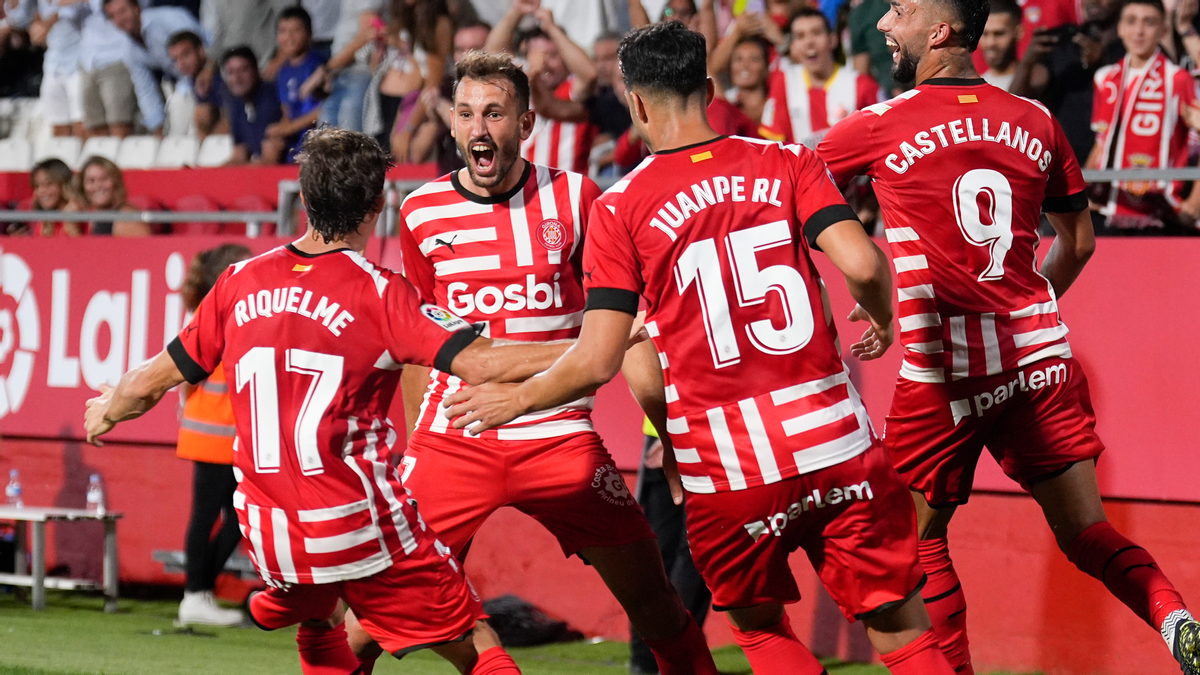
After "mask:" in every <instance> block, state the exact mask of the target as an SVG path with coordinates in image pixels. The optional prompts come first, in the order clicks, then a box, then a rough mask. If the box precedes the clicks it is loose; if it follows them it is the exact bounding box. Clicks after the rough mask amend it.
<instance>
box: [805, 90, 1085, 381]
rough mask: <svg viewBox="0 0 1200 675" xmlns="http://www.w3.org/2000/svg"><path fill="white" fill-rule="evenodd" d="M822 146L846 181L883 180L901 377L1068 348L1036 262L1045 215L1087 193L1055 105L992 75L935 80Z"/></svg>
mask: <svg viewBox="0 0 1200 675" xmlns="http://www.w3.org/2000/svg"><path fill="white" fill-rule="evenodd" d="M817 152H818V154H820V155H821V158H822V159H824V160H825V162H826V163H827V164H828V165H829V170H830V171H831V172H832V175H833V177H834V180H836V181H837V182H838V184H839V185H840V184H845V183H846V182H847V181H849V180H850V179H851V178H853V177H854V176H859V175H866V176H870V177H871V178H872V179H873V181H874V183H873V185H874V187H875V194H876V195H877V196H878V197H879V203H880V205H881V206H882V208H883V219H884V222H885V223H886V225H887V229H886V234H887V239H888V242H889V243H890V244H891V249H892V263H893V264H894V265H895V268H896V274H897V278H898V283H897V295H898V296H899V300H900V311H899V323H900V341H901V343H902V344H903V345H904V350H905V351H904V363H903V365H902V366H901V368H900V376H901V377H904V378H907V379H909V380H913V381H916V382H946V381H949V380H957V379H961V378H964V377H977V376H983V375H995V374H997V373H1001V372H1004V371H1008V370H1012V369H1015V368H1019V367H1023V366H1025V365H1028V364H1030V363H1033V362H1035V361H1038V360H1040V359H1044V358H1049V357H1053V356H1058V357H1062V358H1068V357H1070V355H1071V347H1070V345H1069V344H1068V343H1067V340H1066V336H1067V327H1066V325H1064V324H1063V323H1062V322H1061V321H1060V320H1059V316H1058V303H1057V300H1056V299H1055V297H1054V290H1053V289H1052V288H1051V287H1050V283H1049V282H1048V281H1046V279H1045V277H1043V276H1042V275H1041V274H1039V273H1038V271H1037V255H1036V253H1037V244H1038V222H1039V220H1040V217H1041V212H1042V211H1043V210H1044V211H1047V212H1060V213H1074V212H1077V211H1082V210H1084V209H1086V208H1087V198H1086V195H1085V194H1084V189H1085V185H1084V182H1083V174H1082V173H1081V172H1080V170H1079V164H1078V163H1077V162H1076V160H1075V154H1074V153H1073V152H1072V151H1071V146H1070V144H1069V143H1068V142H1067V139H1066V136H1065V135H1064V134H1063V131H1062V128H1061V127H1060V126H1059V125H1058V122H1057V121H1055V119H1054V118H1053V116H1051V115H1050V113H1049V112H1048V111H1047V110H1046V109H1045V108H1043V107H1042V106H1041V105H1040V104H1038V103H1035V102H1033V101H1029V100H1026V99H1023V98H1021V97H1019V96H1014V95H1012V94H1009V93H1008V92H1006V91H1004V90H1002V89H997V88H996V87H993V86H992V85H990V84H987V83H986V82H984V81H983V80H981V79H973V80H957V79H934V80H929V81H927V82H925V83H923V84H921V86H919V87H917V88H916V89H913V90H911V91H908V92H906V93H904V94H902V95H900V96H898V97H897V98H894V99H892V100H890V101H888V102H886V103H879V104H876V105H873V106H868V107H867V108H864V109H863V110H861V111H859V112H857V113H855V114H853V115H851V116H850V117H847V118H846V119H845V120H843V121H842V122H840V123H838V124H837V125H836V126H835V127H834V128H833V129H832V130H830V132H829V134H828V135H827V136H826V137H825V140H824V141H822V142H821V145H820V146H819V147H818V149H817ZM926 158H928V159H926Z"/></svg>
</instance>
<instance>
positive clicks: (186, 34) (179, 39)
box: [167, 30, 204, 49]
mask: <svg viewBox="0 0 1200 675" xmlns="http://www.w3.org/2000/svg"><path fill="white" fill-rule="evenodd" d="M183 42H186V43H188V44H190V45H191V46H192V47H193V48H195V49H200V48H201V47H203V46H204V41H203V40H201V39H200V36H199V35H196V34H195V33H193V32H192V31H190V30H181V31H179V32H178V33H175V34H174V35H172V36H171V39H169V40H167V47H168V48H170V47H174V46H175V45H177V44H181V43H183Z"/></svg>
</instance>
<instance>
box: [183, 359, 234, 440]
mask: <svg viewBox="0 0 1200 675" xmlns="http://www.w3.org/2000/svg"><path fill="white" fill-rule="evenodd" d="M235 433H236V431H235V428H234V425H233V404H232V403H231V402H230V401H229V385H228V384H227V383H226V382H225V368H224V366H222V365H218V366H217V369H216V370H214V371H213V373H212V375H209V376H208V379H207V380H205V381H203V382H201V383H200V384H198V385H196V386H195V387H193V388H192V392H191V394H189V395H188V398H187V401H186V402H185V403H184V404H183V416H182V418H181V419H180V420H179V444H178V445H177V446H176V448H175V454H176V455H178V456H180V457H182V458H183V459H190V460H194V461H197V462H208V463H210V464H233V438H234V434H235Z"/></svg>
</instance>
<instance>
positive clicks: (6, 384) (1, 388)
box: [0, 253, 42, 417]
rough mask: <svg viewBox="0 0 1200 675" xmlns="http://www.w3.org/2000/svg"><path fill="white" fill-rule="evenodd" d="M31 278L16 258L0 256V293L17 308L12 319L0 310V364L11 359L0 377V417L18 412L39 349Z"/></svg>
mask: <svg viewBox="0 0 1200 675" xmlns="http://www.w3.org/2000/svg"><path fill="white" fill-rule="evenodd" d="M32 277H33V274H32V273H31V272H30V271H29V265H26V264H25V261H24V260H22V259H21V258H20V257H19V256H17V255H16V254H14V253H4V254H0V290H2V291H3V294H4V295H6V296H8V297H9V298H12V301H13V302H15V303H16V304H17V311H16V316H15V317H14V313H13V311H12V310H10V309H8V308H7V307H5V308H4V309H0V363H8V361H9V359H8V357H9V355H10V354H11V355H12V365H11V367H10V368H9V369H8V374H7V375H0V417H4V416H5V415H7V414H8V413H10V412H16V411H18V410H20V409H21V404H22V403H24V402H25V394H26V393H27V392H28V391H29V382H30V380H31V379H32V378H33V354H34V353H35V352H37V351H38V348H39V347H41V341H42V339H41V333H40V332H39V321H40V317H39V316H38V306H37V298H36V297H34V294H33V289H32V288H30V287H29V282H30V280H31V279H32ZM5 304H7V303H5ZM14 318H15V320H16V321H15V325H14ZM14 329H15V330H16V332H17V335H18V337H17V338H14V337H13V330H14ZM14 346H15V347H16V352H15V353H13V347H14Z"/></svg>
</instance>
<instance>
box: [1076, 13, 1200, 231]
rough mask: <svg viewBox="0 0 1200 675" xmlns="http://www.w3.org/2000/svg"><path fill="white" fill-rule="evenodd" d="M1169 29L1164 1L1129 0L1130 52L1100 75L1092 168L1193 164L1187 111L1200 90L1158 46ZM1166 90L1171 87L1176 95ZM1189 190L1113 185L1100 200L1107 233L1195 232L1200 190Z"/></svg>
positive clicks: (1123, 25) (1124, 29)
mask: <svg viewBox="0 0 1200 675" xmlns="http://www.w3.org/2000/svg"><path fill="white" fill-rule="evenodd" d="M1166 30H1167V17H1166V12H1165V10H1164V9H1163V6H1162V2H1161V0H1126V2H1125V5H1124V7H1122V8H1121V12H1120V15H1119V19H1118V22H1117V32H1118V34H1119V35H1120V38H1121V42H1122V44H1124V45H1125V50H1126V52H1127V54H1126V56H1125V58H1124V59H1122V60H1121V61H1120V62H1119V63H1117V64H1114V65H1111V66H1106V67H1104V68H1101V69H1100V70H1099V71H1098V72H1097V73H1096V78H1095V100H1096V103H1095V106H1094V107H1093V109H1092V128H1093V130H1095V132H1096V141H1095V145H1094V147H1093V148H1092V152H1091V154H1090V155H1089V156H1088V162H1087V166H1088V167H1091V168H1094V169H1130V168H1145V169H1160V168H1169V167H1181V166H1186V165H1187V164H1188V127H1187V120H1188V118H1189V115H1188V111H1189V108H1190V107H1191V106H1192V105H1195V104H1197V103H1200V89H1198V88H1197V86H1196V81H1195V80H1193V79H1192V76H1191V75H1190V74H1189V73H1188V72H1187V71H1186V70H1184V69H1182V68H1180V67H1179V66H1177V65H1175V64H1174V63H1171V61H1170V60H1169V59H1168V58H1167V56H1166V54H1164V53H1163V52H1162V49H1161V48H1160V47H1159V43H1160V42H1161V41H1162V39H1163V36H1164V35H1165V33H1166ZM1143 83H1145V86H1143ZM1164 92H1171V96H1170V98H1165V94H1164ZM1186 187H1187V186H1186V184H1185V183H1182V182H1174V183H1167V182H1165V181H1163V182H1159V181H1125V182H1119V183H1118V182H1114V183H1112V185H1111V187H1110V188H1109V190H1108V194H1107V195H1104V196H1103V197H1101V199H1100V200H1098V201H1099V205H1100V211H1101V213H1103V214H1104V215H1106V216H1108V224H1107V228H1106V229H1107V232H1106V233H1108V234H1185V233H1193V234H1195V233H1196V228H1195V223H1196V219H1197V217H1198V216H1200V189H1197V184H1196V183H1192V184H1191V193H1190V195H1188V196H1187V197H1186V199H1185V198H1184V194H1185V192H1186V191H1187V190H1186Z"/></svg>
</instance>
